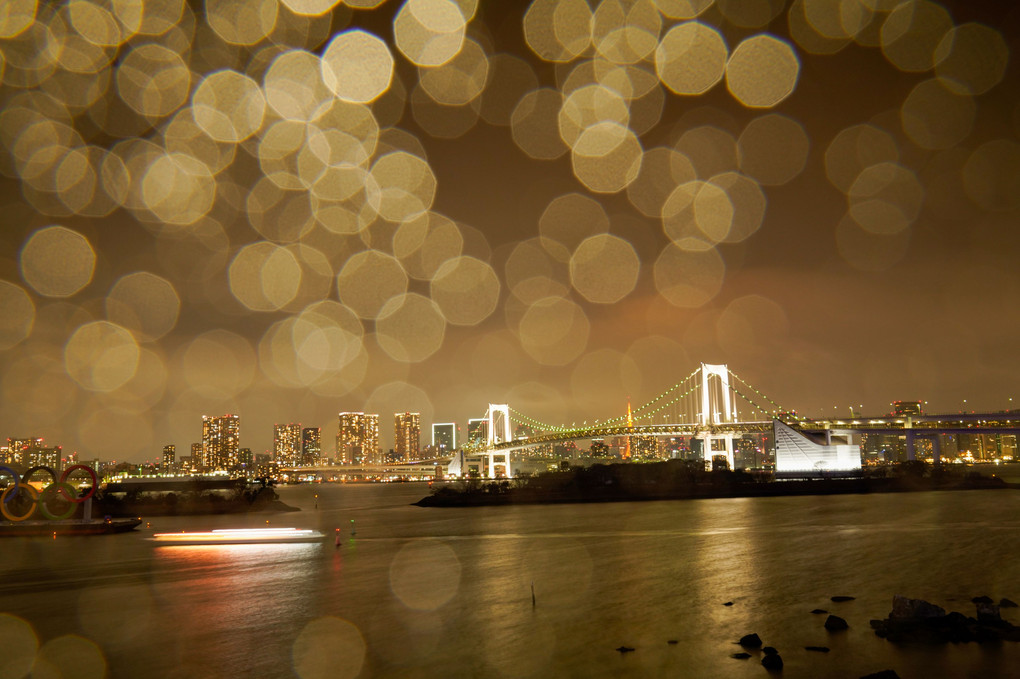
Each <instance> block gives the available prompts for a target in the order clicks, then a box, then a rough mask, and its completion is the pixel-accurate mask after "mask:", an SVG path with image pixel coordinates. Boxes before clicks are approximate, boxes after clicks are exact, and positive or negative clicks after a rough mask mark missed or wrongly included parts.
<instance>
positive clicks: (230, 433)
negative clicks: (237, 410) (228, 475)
mask: <svg viewBox="0 0 1020 679" xmlns="http://www.w3.org/2000/svg"><path fill="white" fill-rule="evenodd" d="M240 438H241V417H240V416H239V415H224V416H223V417H209V416H208V415H203V416H202V466H203V468H204V469H205V470H206V471H217V470H222V469H231V468H232V467H234V466H236V465H237V451H238V448H239V445H238V444H239V442H240Z"/></svg>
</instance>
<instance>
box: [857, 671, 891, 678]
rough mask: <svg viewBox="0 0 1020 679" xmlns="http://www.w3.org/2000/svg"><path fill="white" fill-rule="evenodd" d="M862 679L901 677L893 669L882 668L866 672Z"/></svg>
mask: <svg viewBox="0 0 1020 679" xmlns="http://www.w3.org/2000/svg"><path fill="white" fill-rule="evenodd" d="M861 679H900V675H898V674H896V672H894V671H892V670H882V671H881V672H875V673H873V674H865V675H864V676H863V677H861Z"/></svg>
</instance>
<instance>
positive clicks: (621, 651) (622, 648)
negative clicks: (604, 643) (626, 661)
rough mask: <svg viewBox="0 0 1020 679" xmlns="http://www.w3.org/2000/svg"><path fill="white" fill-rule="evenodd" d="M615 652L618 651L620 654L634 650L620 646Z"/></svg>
mask: <svg viewBox="0 0 1020 679" xmlns="http://www.w3.org/2000/svg"><path fill="white" fill-rule="evenodd" d="M616 650H617V651H619V652H620V653H630V652H631V651H633V650H634V649H633V648H631V647H630V646H620V647H619V648H618V649H616Z"/></svg>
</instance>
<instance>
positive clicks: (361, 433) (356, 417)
mask: <svg viewBox="0 0 1020 679" xmlns="http://www.w3.org/2000/svg"><path fill="white" fill-rule="evenodd" d="M339 418H340V427H339V429H338V430H337V433H336V460H337V462H338V463H340V464H355V463H359V464H362V463H366V462H369V463H371V462H375V461H376V456H377V451H378V450H379V416H378V415H375V414H365V413H360V412H359V413H350V412H348V413H340V415H339Z"/></svg>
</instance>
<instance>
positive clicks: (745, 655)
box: [730, 653, 751, 660]
mask: <svg viewBox="0 0 1020 679" xmlns="http://www.w3.org/2000/svg"><path fill="white" fill-rule="evenodd" d="M730 657H731V658H736V659H737V660H747V659H748V658H750V657H751V654H750V653H734V654H733V655H731V656H730Z"/></svg>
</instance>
